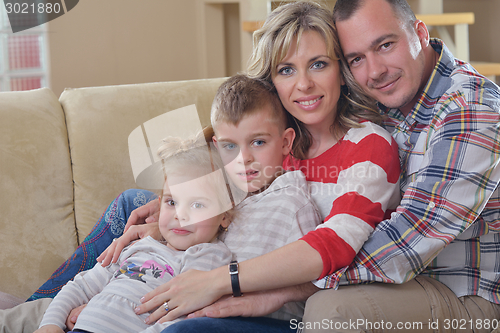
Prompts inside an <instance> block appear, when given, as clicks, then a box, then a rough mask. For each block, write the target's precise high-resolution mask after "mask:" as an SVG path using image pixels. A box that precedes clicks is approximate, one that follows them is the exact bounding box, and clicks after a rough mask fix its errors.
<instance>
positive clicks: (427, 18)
mask: <svg viewBox="0 0 500 333" xmlns="http://www.w3.org/2000/svg"><path fill="white" fill-rule="evenodd" d="M416 16H417V19H419V20H422V21H424V23H425V24H426V25H428V26H446V25H456V24H474V22H475V17H474V13H445V14H427V15H416ZM263 24H264V21H243V23H242V29H243V31H247V32H254V31H255V30H257V29H259V28H260V27H262V25H263Z"/></svg>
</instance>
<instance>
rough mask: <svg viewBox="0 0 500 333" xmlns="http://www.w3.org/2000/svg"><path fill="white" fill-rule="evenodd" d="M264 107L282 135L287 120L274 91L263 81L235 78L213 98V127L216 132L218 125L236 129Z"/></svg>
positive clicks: (225, 83)
mask: <svg viewBox="0 0 500 333" xmlns="http://www.w3.org/2000/svg"><path fill="white" fill-rule="evenodd" d="M266 105H269V106H270V107H271V110H272V114H271V115H270V117H271V120H273V121H275V122H276V124H277V125H278V126H279V130H280V132H283V131H284V130H285V129H286V128H287V127H288V120H287V115H286V111H285V109H284V108H283V105H282V104H281V101H280V99H279V96H278V94H277V93H276V91H275V90H274V87H273V86H272V85H271V84H269V83H268V82H266V81H263V80H259V79H253V78H250V77H249V76H247V75H245V74H236V75H234V76H232V77H230V78H229V79H228V80H226V81H225V82H224V83H222V85H221V86H220V87H219V89H218V90H217V93H216V94H215V97H214V101H213V103H212V111H211V114H210V121H211V123H212V127H213V129H214V131H215V132H217V125H218V124H220V123H221V122H224V123H229V124H232V125H235V126H236V125H238V123H239V122H240V121H241V120H242V119H243V118H244V117H245V116H247V115H250V114H253V113H254V112H257V111H259V110H261V109H262V108H264V107H265V106H266Z"/></svg>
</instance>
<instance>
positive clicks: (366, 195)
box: [140, 1, 399, 333]
mask: <svg viewBox="0 0 500 333" xmlns="http://www.w3.org/2000/svg"><path fill="white" fill-rule="evenodd" d="M248 74H249V75H250V76H252V77H254V78H256V79H259V80H264V81H267V82H269V83H271V84H272V85H273V87H274V89H275V90H276V92H277V94H278V95H279V97H280V100H281V102H282V104H283V106H284V108H285V109H286V110H287V111H288V112H287V114H288V117H289V123H290V126H292V127H293V128H294V129H295V131H296V133H297V139H296V141H295V142H294V144H293V149H292V154H291V156H289V157H287V158H286V160H285V161H284V163H283V165H284V167H285V169H287V170H301V171H303V172H304V174H305V175H306V179H307V180H308V182H309V185H310V190H311V195H312V197H313V200H314V201H315V203H316V204H317V206H318V208H319V210H320V212H321V215H322V218H323V223H322V224H321V225H320V226H318V228H317V229H316V230H314V231H311V232H309V233H308V234H307V235H305V236H304V237H302V238H301V239H300V240H298V241H295V242H293V243H291V244H288V245H286V246H283V247H282V248H280V249H277V250H275V251H272V252H270V253H268V254H265V255H262V256H260V257H257V258H254V259H250V260H246V261H243V262H240V263H239V266H238V268H237V270H236V271H235V270H234V267H229V268H228V267H220V268H218V269H215V270H212V271H210V272H198V271H190V272H187V273H186V274H184V275H181V276H179V277H177V278H176V279H175V280H172V281H171V282H169V283H166V284H164V285H163V286H161V287H159V288H158V289H157V290H155V291H154V292H152V293H148V294H147V295H146V296H145V301H146V302H145V304H143V305H142V306H141V307H140V308H141V312H145V311H151V310H154V309H155V308H156V307H157V306H159V305H160V304H161V303H162V302H164V301H168V303H169V304H172V310H170V311H171V312H170V311H169V312H168V313H165V312H164V311H162V310H161V309H158V310H156V311H155V312H154V313H153V314H152V315H151V318H153V319H154V320H156V319H159V318H161V317H163V319H162V320H165V319H166V320H170V319H172V318H175V317H176V316H178V315H182V314H189V313H191V312H193V311H195V310H197V309H199V308H202V307H205V306H207V305H209V304H211V303H213V302H215V301H217V300H218V299H219V298H221V297H223V296H225V295H231V293H232V294H233V295H234V296H237V293H236V292H235V284H236V290H238V289H241V292H242V293H243V294H244V297H241V298H238V297H233V298H225V299H223V300H222V301H219V302H218V303H216V304H215V305H213V306H211V307H208V308H206V309H203V310H201V311H198V312H196V313H195V314H194V315H192V316H191V317H196V316H199V315H207V316H213V317H226V316H227V315H240V316H247V315H251V316H256V315H267V314H269V313H271V312H273V311H274V310H275V309H277V308H280V307H281V306H282V305H283V304H285V303H287V302H290V301H304V300H305V299H307V297H308V296H310V295H311V294H312V293H314V292H315V291H317V290H319V288H324V286H325V285H326V282H325V281H330V280H331V279H338V278H339V277H340V275H341V274H342V272H343V270H345V269H346V267H347V266H348V265H349V264H350V263H351V262H352V261H353V259H354V257H355V256H356V254H357V252H358V251H359V250H360V248H361V246H362V245H363V243H364V242H365V241H366V240H367V239H368V237H369V235H370V234H371V232H372V231H373V230H374V228H375V226H376V225H377V223H379V222H381V221H382V220H383V219H384V216H386V213H388V212H389V211H390V210H391V209H393V208H395V207H396V206H397V204H398V202H399V186H398V179H399V159H398V150H397V145H396V143H395V142H394V141H393V140H392V138H391V136H390V134H389V133H388V132H386V131H385V130H384V129H382V128H381V127H380V126H378V123H380V122H381V120H382V119H381V115H380V114H379V113H378V111H377V110H376V108H375V104H374V102H373V100H371V99H370V98H368V97H366V96H365V95H364V94H363V93H362V92H361V89H360V88H358V86H357V84H356V83H355V81H354V79H353V78H352V76H351V74H350V72H349V70H348V68H347V64H346V63H345V61H344V59H343V58H342V52H341V50H340V46H339V43H338V39H337V36H336V32H335V27H334V23H333V19H332V15H331V13H330V12H329V11H328V10H327V9H325V8H324V7H322V6H321V5H318V4H316V3H314V2H310V1H299V2H294V3H289V4H286V5H283V6H281V7H278V8H277V9H276V10H274V11H273V12H272V13H271V14H270V15H269V17H268V18H267V20H266V21H265V23H264V25H263V27H262V28H260V29H259V30H257V31H256V32H255V33H254V50H253V54H252V57H251V59H250V65H249V68H248ZM346 82H347V83H348V85H345V83H346ZM230 276H231V279H230V278H229V277H230ZM235 276H236V277H235ZM235 280H237V281H236V283H235ZM310 281H313V283H311V282H310ZM238 285H239V286H238ZM318 287H319V288H318ZM256 306H257V307H259V308H255V307H256ZM231 307H236V308H237V310H234V308H233V309H231ZM295 323H297V321H295ZM296 328H298V325H295V326H294V325H292V321H282V322H281V323H279V321H275V322H272V321H271V322H270V321H269V319H268V318H265V317H263V318H259V317H258V318H242V317H236V318H223V319H214V318H195V319H193V320H187V321H184V322H183V323H177V324H175V325H172V326H171V327H169V328H167V329H165V330H164V331H163V333H171V332H197V331H203V332H226V331H227V332H247V331H248V332H256V331H257V332H259V331H263V332H264V331H265V332H288V331H291V330H292V331H293V330H295V329H296Z"/></svg>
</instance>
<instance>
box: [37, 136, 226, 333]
mask: <svg viewBox="0 0 500 333" xmlns="http://www.w3.org/2000/svg"><path fill="white" fill-rule="evenodd" d="M158 154H159V156H160V158H161V159H162V163H163V170H164V176H165V182H164V186H163V193H161V195H160V197H159V200H160V202H161V209H160V217H159V221H158V222H159V229H160V233H161V235H162V237H163V240H162V241H160V242H158V241H156V240H154V239H153V238H151V237H147V238H145V239H143V240H140V241H138V242H136V243H132V244H131V245H129V246H128V247H127V248H125V249H124V250H123V251H122V253H121V254H120V258H119V260H118V262H117V263H116V264H111V265H110V266H108V267H102V266H101V265H100V264H97V265H95V266H94V268H92V269H90V270H88V271H85V272H82V273H80V274H78V275H77V276H76V277H75V278H74V280H73V281H70V282H68V283H67V284H66V285H65V286H64V287H63V288H62V290H61V291H60V292H59V294H58V295H57V296H56V297H55V298H54V300H53V301H52V303H51V304H50V306H49V308H48V309H47V311H46V312H45V315H44V316H43V320H42V322H41V324H40V328H39V329H38V330H37V331H36V332H58V333H60V332H64V329H65V328H66V327H65V322H66V318H67V317H68V314H69V313H70V311H71V310H72V309H73V308H76V307H78V306H80V305H82V304H86V303H88V305H87V306H86V307H85V309H84V310H83V311H82V313H81V314H80V316H79V317H78V321H77V322H76V324H75V327H74V332H93V333H99V332H103V333H104V332H105V333H110V332H161V331H162V329H164V328H165V327H166V326H168V325H169V324H171V323H172V322H167V323H163V324H160V323H156V324H154V325H152V326H150V325H147V324H146V323H145V322H144V321H145V319H146V318H147V317H148V314H147V313H146V314H143V315H136V314H135V312H134V309H135V308H136V307H137V306H138V305H140V304H141V302H140V298H141V297H142V296H144V295H145V294H146V293H148V292H149V291H151V290H153V289H154V288H156V287H158V286H160V285H161V284H163V283H165V282H167V281H168V280H170V279H171V278H172V277H173V276H175V275H178V274H180V273H182V272H184V271H187V270H189V269H198V270H205V271H207V270H211V269H214V268H217V267H219V266H222V265H227V264H229V262H230V261H231V252H230V251H229V249H228V248H227V247H226V246H225V245H224V243H222V242H221V241H219V240H218V234H219V231H221V230H225V229H226V228H227V227H228V225H229V223H230V221H229V215H228V211H229V210H230V209H231V207H232V204H231V201H230V199H229V196H228V193H227V188H226V183H225V181H224V176H223V174H222V170H223V168H222V167H221V164H220V163H219V162H218V160H217V157H216V155H217V154H213V155H212V154H211V152H210V149H209V147H208V146H207V144H206V143H205V140H204V138H201V137H200V136H199V137H197V138H194V139H191V140H181V139H178V138H172V137H169V138H167V139H165V140H164V144H163V145H162V146H161V147H160V149H159V152H158ZM163 306H164V307H165V309H166V310H167V311H168V303H165V304H164V305H163Z"/></svg>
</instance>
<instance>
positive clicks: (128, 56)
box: [48, 0, 500, 95]
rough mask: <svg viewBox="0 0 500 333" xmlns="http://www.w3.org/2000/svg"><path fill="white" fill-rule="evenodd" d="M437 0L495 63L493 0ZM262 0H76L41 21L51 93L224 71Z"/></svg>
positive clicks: (482, 57)
mask: <svg viewBox="0 0 500 333" xmlns="http://www.w3.org/2000/svg"><path fill="white" fill-rule="evenodd" d="M323 1H325V0H323ZM415 1H417V0H410V4H412V2H415ZM442 1H443V8H444V11H445V12H464V11H473V12H475V15H476V23H475V24H474V25H472V26H470V28H469V33H470V41H469V42H470V47H471V51H470V58H471V60H474V61H490V62H500V43H499V42H498V37H497V34H498V33H497V32H498V31H500V20H499V19H498V13H500V0H442ZM333 2H334V1H332V0H329V3H331V4H333ZM266 3H267V2H266V1H265V0H182V1H180V0H106V1H102V0H82V1H80V2H79V3H78V5H77V6H76V7H75V8H74V9H72V10H71V11H70V12H68V13H67V14H65V15H63V16H61V17H59V18H57V19H56V20H54V21H51V22H49V23H48V31H49V59H50V67H51V70H50V81H51V88H52V89H53V90H54V92H55V93H56V94H57V95H59V94H60V93H61V92H62V91H63V89H64V88H65V87H72V88H77V87H85V86H102V85H114V84H128V83H141V82H155V81H177V80H189V79H198V78H207V77H221V76H227V75H232V74H234V73H236V72H237V71H240V70H242V69H244V68H245V67H246V63H247V59H248V56H249V55H250V52H251V47H252V41H251V34H250V33H247V32H241V31H239V32H240V34H239V35H238V30H239V29H240V21H242V20H259V19H263V18H264V17H265V12H266ZM224 34H225V36H223V35H224ZM238 63H239V64H238Z"/></svg>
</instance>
